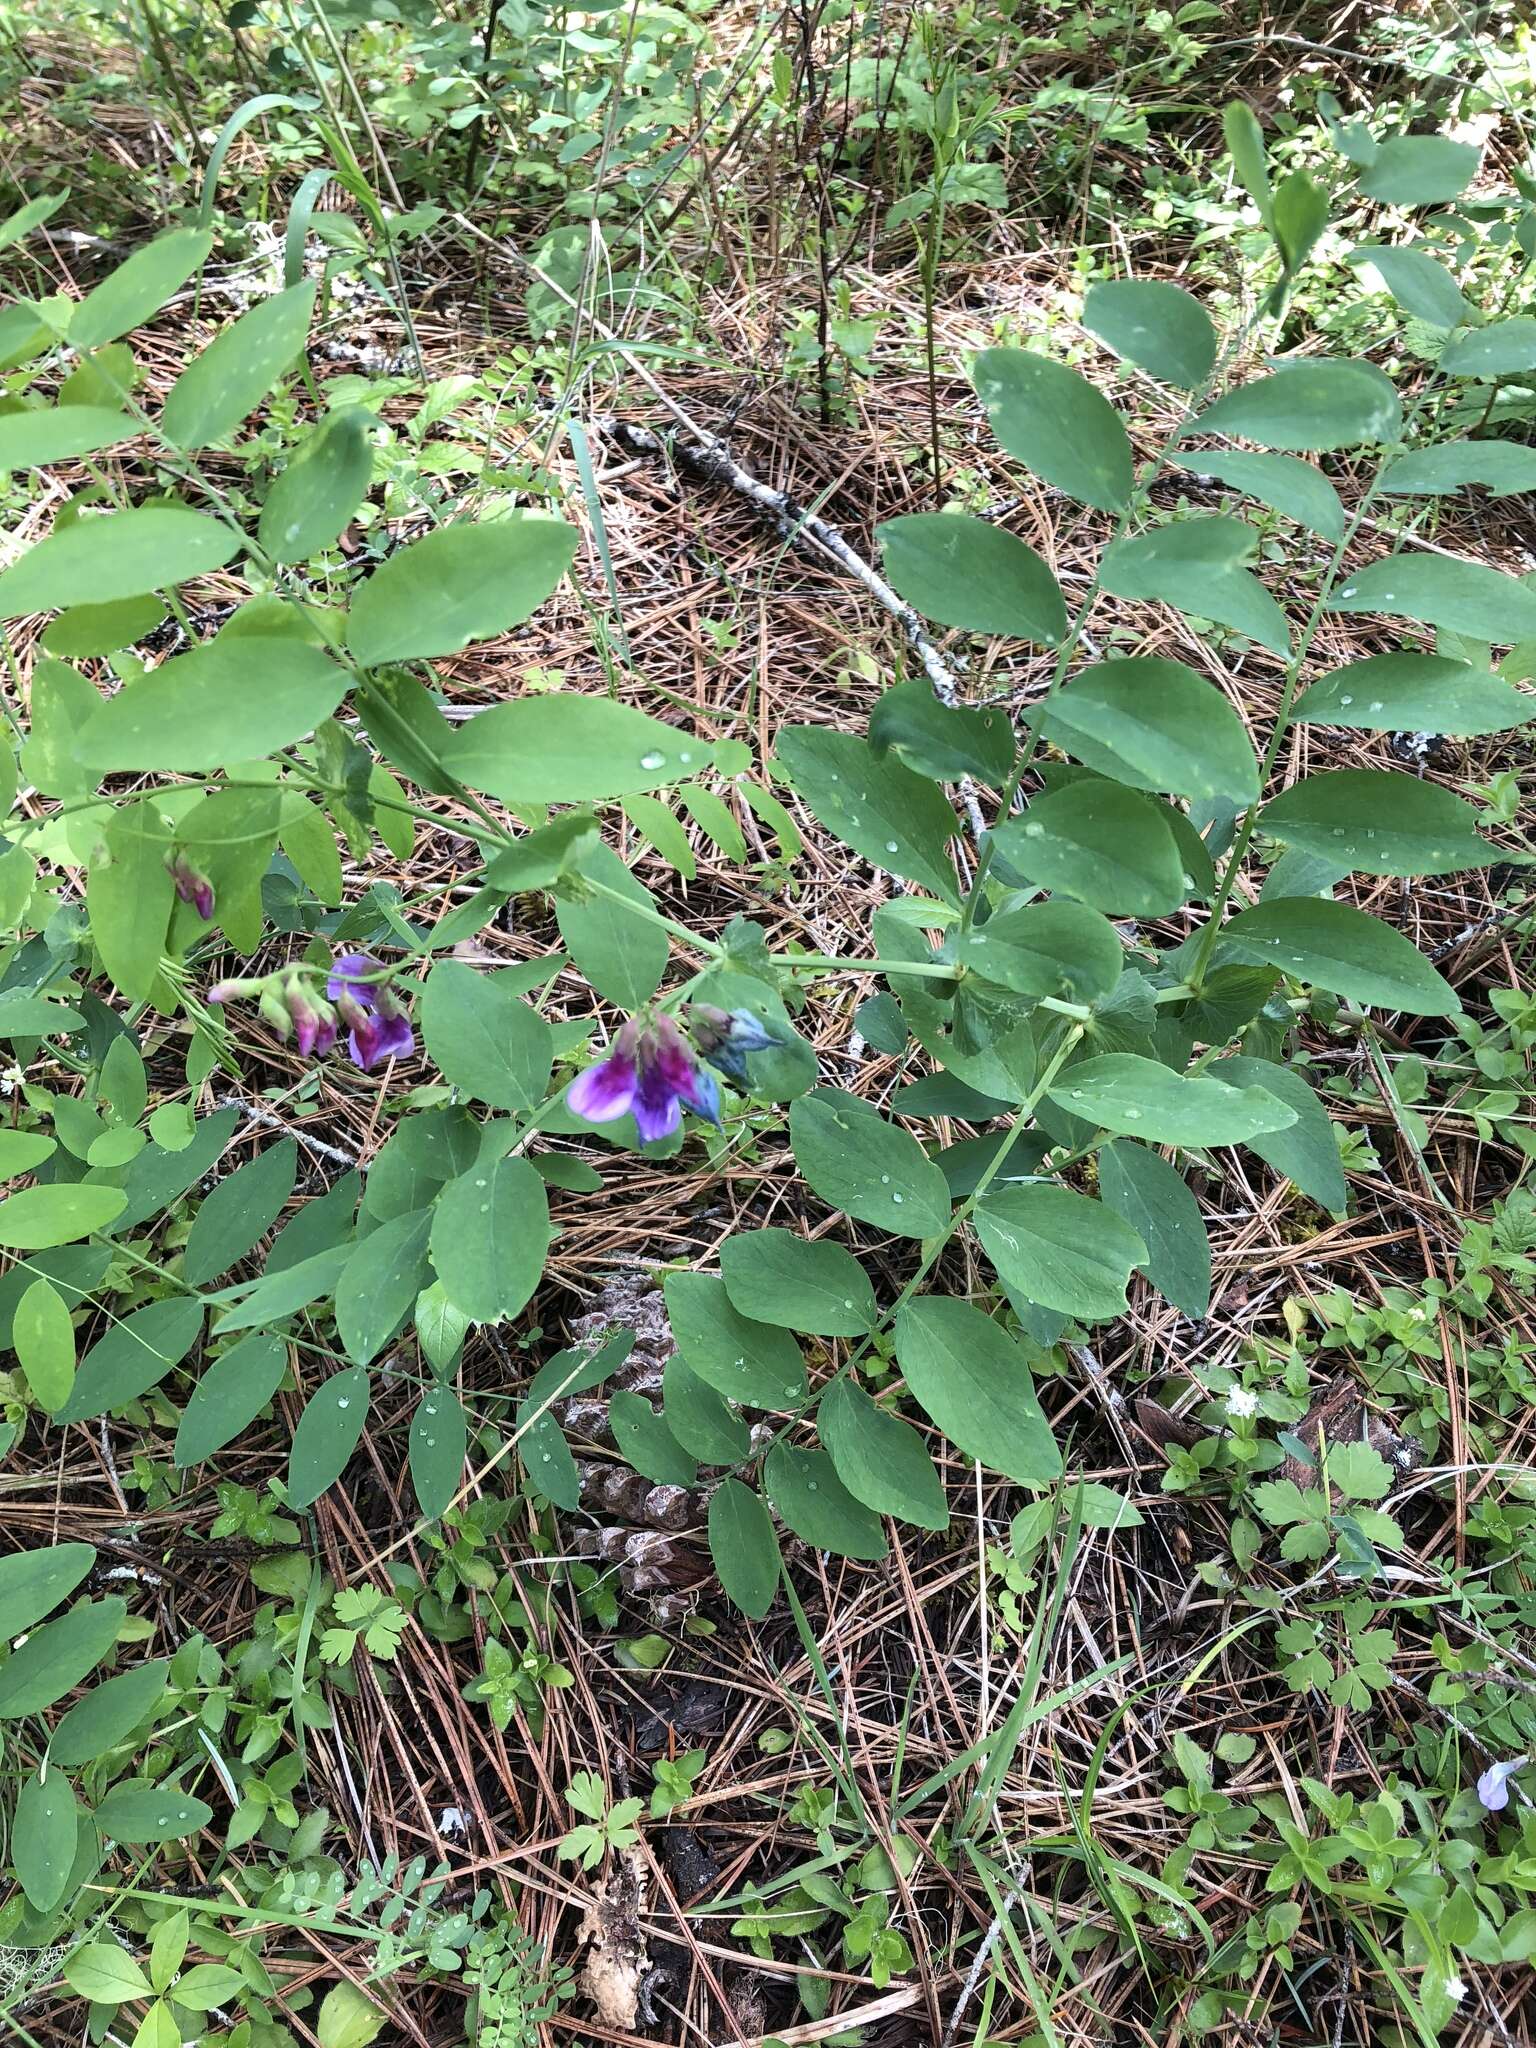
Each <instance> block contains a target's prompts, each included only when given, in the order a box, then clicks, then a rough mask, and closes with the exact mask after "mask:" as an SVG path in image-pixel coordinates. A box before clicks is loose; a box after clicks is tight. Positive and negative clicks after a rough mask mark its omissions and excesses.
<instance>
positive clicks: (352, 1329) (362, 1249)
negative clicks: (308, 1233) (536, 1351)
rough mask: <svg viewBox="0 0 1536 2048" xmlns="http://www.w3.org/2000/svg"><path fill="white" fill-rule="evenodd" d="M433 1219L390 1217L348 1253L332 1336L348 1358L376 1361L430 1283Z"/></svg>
mask: <svg viewBox="0 0 1536 2048" xmlns="http://www.w3.org/2000/svg"><path fill="white" fill-rule="evenodd" d="M432 1219H433V1212H432V1210H430V1209H418V1210H415V1211H413V1212H411V1213H409V1214H407V1215H404V1216H394V1217H391V1219H390V1220H389V1222H388V1223H382V1224H380V1226H379V1228H378V1229H377V1230H374V1231H370V1233H369V1234H368V1236H367V1237H365V1238H363V1239H362V1241H361V1242H360V1243H359V1244H358V1245H357V1246H356V1247H355V1248H354V1249H353V1250H351V1251H350V1252H349V1253H348V1254H347V1260H346V1264H345V1265H344V1266H343V1267H342V1269H341V1274H340V1277H339V1278H338V1280H337V1281H336V1332H337V1335H338V1336H339V1337H340V1338H341V1341H342V1345H343V1347H344V1348H345V1350H346V1354H347V1356H348V1358H351V1359H355V1360H356V1361H357V1363H358V1364H359V1365H367V1364H368V1362H369V1360H370V1359H373V1358H376V1357H377V1356H378V1354H379V1352H381V1351H382V1350H383V1348H384V1346H385V1345H386V1344H387V1343H388V1342H389V1340H390V1338H391V1337H392V1336H393V1335H394V1333H395V1330H396V1329H397V1328H398V1326H399V1325H400V1324H401V1323H402V1322H403V1321H404V1320H405V1317H406V1316H407V1315H408V1314H409V1312H410V1310H411V1308H412V1307H413V1305H414V1304H415V1300H416V1297H417V1295H418V1294H419V1293H420V1292H421V1290H422V1288H423V1287H425V1286H426V1284H427V1282H428V1281H429V1280H430V1279H431V1277H432V1273H431V1268H430V1266H429V1264H428V1258H427V1247H428V1242H429V1239H430V1237H431V1231H432ZM320 1256H321V1258H323V1259H328V1258H330V1257H331V1256H332V1254H330V1253H321V1254H320ZM313 1263H314V1262H313V1261H311V1260H307V1259H306V1260H305V1261H304V1263H303V1265H300V1266H295V1267H294V1268H293V1270H292V1272H290V1273H284V1274H281V1275H279V1278H280V1279H281V1280H287V1281H297V1280H298V1278H299V1276H301V1275H303V1274H304V1271H305V1267H307V1266H311V1265H312V1264H313ZM321 1491H322V1492H323V1491H324V1488H322V1489H321Z"/></svg>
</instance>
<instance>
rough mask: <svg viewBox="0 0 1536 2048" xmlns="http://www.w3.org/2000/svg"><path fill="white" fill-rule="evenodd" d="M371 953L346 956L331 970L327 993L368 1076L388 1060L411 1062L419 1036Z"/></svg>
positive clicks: (343, 955)
mask: <svg viewBox="0 0 1536 2048" xmlns="http://www.w3.org/2000/svg"><path fill="white" fill-rule="evenodd" d="M383 972H384V970H383V968H382V966H381V965H380V963H379V962H378V961H377V960H375V959H374V957H373V955H372V954H371V953H343V954H342V955H341V957H340V958H339V959H338V960H337V961H336V963H335V964H334V966H333V967H332V968H331V973H330V979H329V980H328V981H327V982H326V985H325V992H326V994H327V995H328V996H329V997H330V999H331V1001H332V1002H333V1003H334V1004H335V1005H336V1009H337V1013H338V1014H339V1016H340V1018H341V1021H342V1022H343V1023H344V1024H345V1025H346V1027H347V1046H348V1050H349V1051H350V1052H351V1054H352V1057H353V1059H354V1060H356V1062H357V1064H358V1065H359V1066H360V1067H361V1068H362V1070H363V1072H364V1073H365V1074H366V1073H367V1072H368V1070H369V1069H370V1067H373V1066H375V1065H377V1063H378V1062H379V1061H380V1060H384V1059H408V1058H409V1057H410V1055H411V1054H412V1053H413V1052H414V1051H415V1050H416V1034H415V1033H414V1032H413V1031H412V1029H411V1020H410V1018H409V1016H408V1015H407V1014H406V1011H405V1007H404V1005H403V1004H402V1003H401V1002H400V1001H399V999H398V998H397V996H396V995H395V993H394V990H393V989H391V988H390V986H389V984H388V983H387V982H386V981H384V980H383V979H382V978H381V977H382V975H383Z"/></svg>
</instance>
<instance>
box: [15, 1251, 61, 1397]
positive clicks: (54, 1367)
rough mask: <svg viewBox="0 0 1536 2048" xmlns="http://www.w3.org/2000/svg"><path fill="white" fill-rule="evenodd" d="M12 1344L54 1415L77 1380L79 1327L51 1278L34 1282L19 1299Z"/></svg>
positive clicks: (30, 1381)
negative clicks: (76, 1365) (76, 1326)
mask: <svg viewBox="0 0 1536 2048" xmlns="http://www.w3.org/2000/svg"><path fill="white" fill-rule="evenodd" d="M11 1344H12V1346H13V1348H14V1349H15V1352H16V1361H17V1363H18V1364H19V1365H20V1367H21V1369H22V1371H23V1372H24V1373H25V1374H26V1376H27V1385H28V1386H29V1387H30V1388H31V1389H32V1392H33V1393H34V1394H35V1395H36V1397H37V1399H38V1401H39V1402H40V1403H41V1405H42V1406H43V1407H44V1408H45V1409H46V1410H47V1411H48V1412H49V1413H50V1414H52V1413H54V1412H55V1411H56V1410H58V1409H60V1408H62V1407H63V1406H64V1403H65V1402H66V1401H67V1400H68V1399H69V1390H70V1388H71V1387H72V1386H73V1385H74V1381H75V1329H74V1324H73V1323H72V1322H71V1321H70V1316H69V1304H68V1303H67V1302H66V1301H65V1299H64V1297H63V1295H62V1294H60V1293H59V1291H58V1289H57V1288H56V1287H55V1286H54V1285H53V1283H52V1282H51V1281H49V1280H46V1279H39V1280H34V1281H32V1282H31V1283H30V1284H29V1285H28V1287H27V1290H26V1292H25V1293H24V1294H23V1295H22V1297H21V1300H20V1301H19V1302H17V1304H16V1314H15V1318H14V1321H13V1323H12V1328H11Z"/></svg>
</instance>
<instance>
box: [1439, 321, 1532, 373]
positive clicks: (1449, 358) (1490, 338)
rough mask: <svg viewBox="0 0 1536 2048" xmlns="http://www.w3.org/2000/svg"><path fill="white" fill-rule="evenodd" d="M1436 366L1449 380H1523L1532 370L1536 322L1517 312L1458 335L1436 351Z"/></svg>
mask: <svg viewBox="0 0 1536 2048" xmlns="http://www.w3.org/2000/svg"><path fill="white" fill-rule="evenodd" d="M1440 367H1441V369H1442V370H1445V371H1447V372H1448V373H1449V374H1450V375H1451V376H1453V377H1523V376H1525V375H1526V374H1527V372H1529V371H1531V370H1536V319H1532V317H1531V315H1530V314H1529V313H1519V314H1516V316H1515V317H1514V318H1513V319H1511V320H1494V321H1492V322H1490V324H1489V325H1488V326H1487V327H1479V328H1478V329H1477V330H1476V332H1475V333H1472V334H1458V335H1457V337H1456V339H1455V340H1454V341H1448V342H1447V343H1446V345H1445V347H1444V348H1443V349H1442V350H1441V351H1440Z"/></svg>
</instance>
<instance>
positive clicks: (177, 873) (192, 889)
mask: <svg viewBox="0 0 1536 2048" xmlns="http://www.w3.org/2000/svg"><path fill="white" fill-rule="evenodd" d="M165 865H166V867H167V868H168V869H169V870H170V876H171V880H172V881H173V882H174V883H175V884H176V894H177V895H178V896H179V897H180V898H181V900H182V902H183V903H190V904H192V905H193V907H194V908H195V909H196V911H197V914H198V916H199V917H200V918H201V919H202V920H203V922H204V923H205V924H206V923H207V921H208V919H209V918H210V917H212V915H213V884H212V882H210V881H209V879H208V877H207V876H206V875H204V874H200V873H199V872H198V870H197V869H196V868H195V867H193V865H192V863H191V861H189V860H188V859H187V856H186V855H185V854H184V853H175V854H172V855H171V857H170V858H169V859H168V860H167V861H166V864H165Z"/></svg>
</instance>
